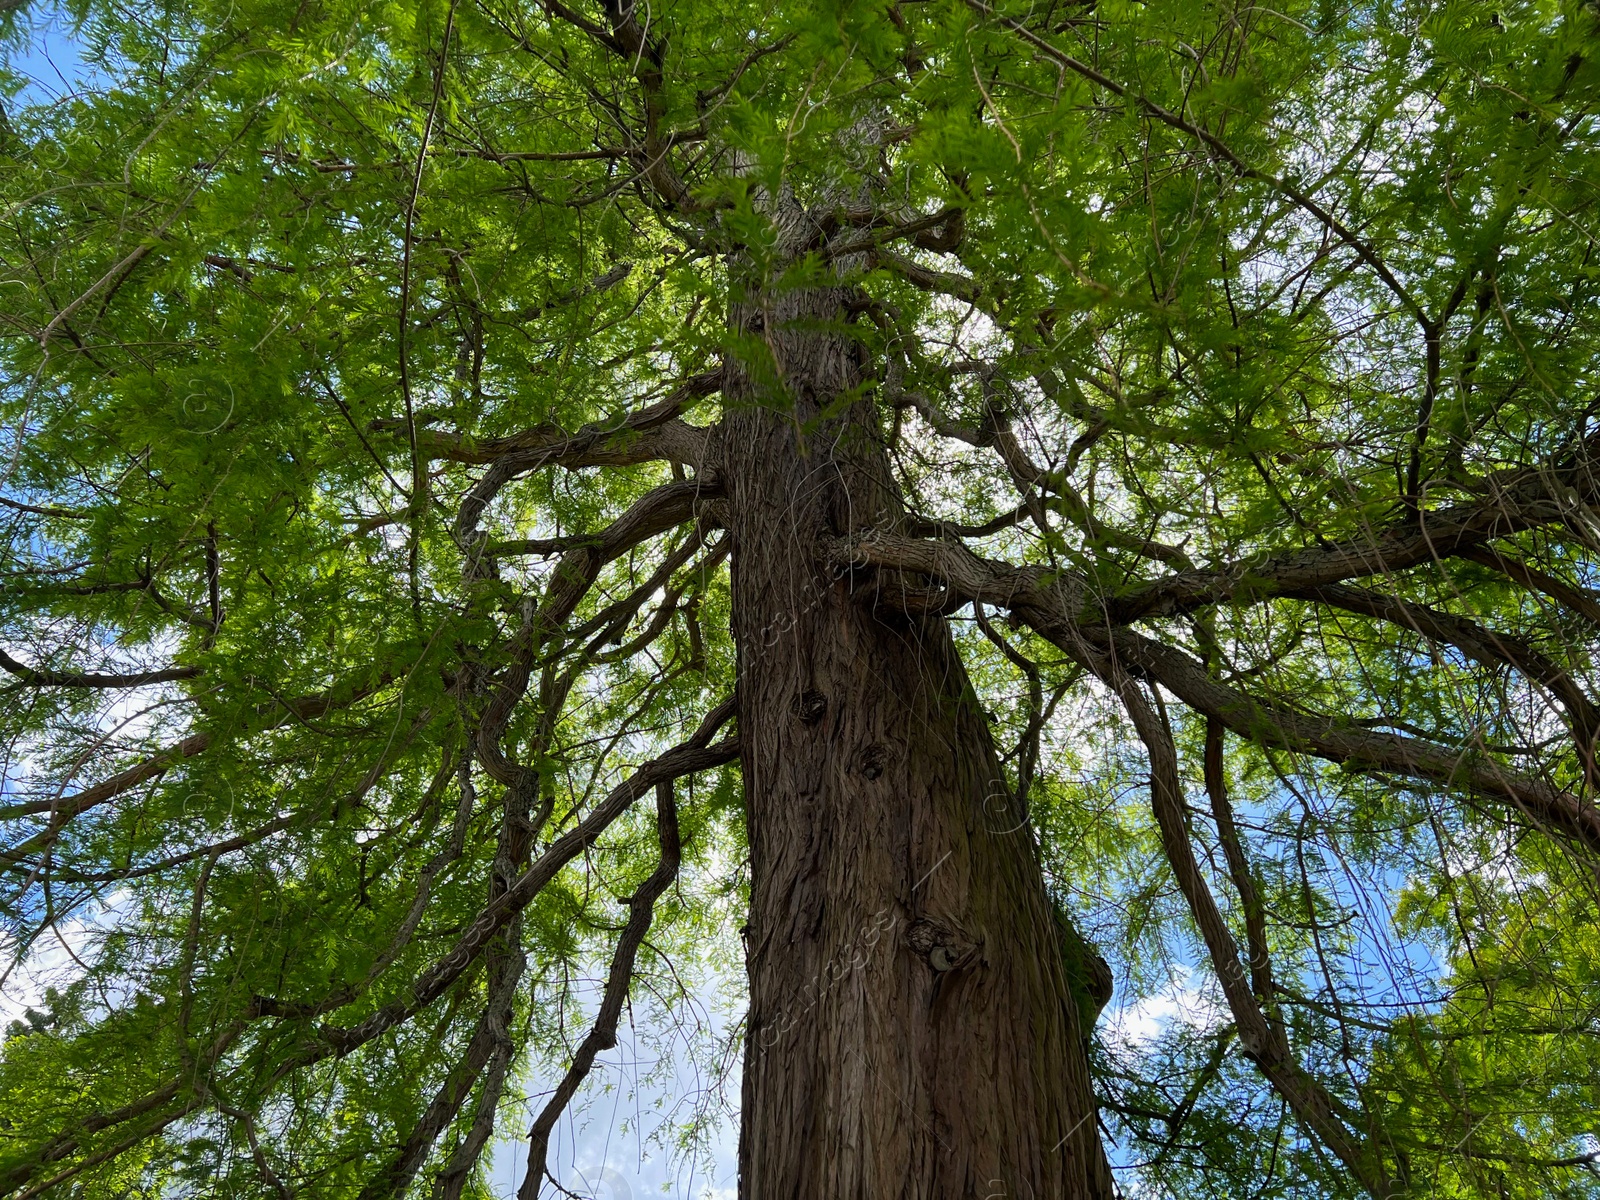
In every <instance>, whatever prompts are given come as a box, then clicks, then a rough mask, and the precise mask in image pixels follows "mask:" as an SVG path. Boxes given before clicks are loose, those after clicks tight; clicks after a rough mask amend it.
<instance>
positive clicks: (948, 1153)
mask: <svg viewBox="0 0 1600 1200" xmlns="http://www.w3.org/2000/svg"><path fill="white" fill-rule="evenodd" d="M844 300H845V296H844V294H843V293H842V292H840V291H836V290H831V289H825V288H818V289H809V290H803V291H791V292H787V293H780V294H775V295H769V296H767V297H765V298H763V299H762V300H760V301H758V302H757V303H752V304H750V305H747V306H745V307H744V308H742V309H740V310H739V311H737V312H736V313H735V314H734V319H735V322H736V324H737V325H738V326H739V328H740V331H741V332H742V333H744V334H746V335H752V336H754V337H759V338H761V339H763V340H764V341H765V343H766V346H767V347H768V349H769V350H770V352H771V356H772V363H771V364H770V366H771V368H772V373H770V374H769V373H768V371H767V369H766V368H765V367H762V366H760V365H759V364H755V363H753V362H747V363H746V364H745V365H744V366H743V367H735V368H733V369H732V371H731V372H730V378H729V379H728V380H727V381H726V383H725V391H724V396H725V399H726V401H727V404H728V412H727V415H726V417H725V420H724V422H723V431H724V443H723V446H722V461H723V463H724V464H725V471H726V488H727V493H728V501H729V519H730V522H731V525H732V532H733V535H734V545H735V559H734V574H733V625H734V632H735V637H736V640H737V643H738V649H739V684H738V711H739V728H740V738H741V745H742V757H743V762H744V779H745V794H746V802H747V805H748V814H749V833H750V847H751V858H752V869H753V875H752V888H751V891H752V897H751V918H750V928H749V929H748V931H747V938H748V940H747V955H748V966H749V973H750V994H751V1007H750V1019H749V1032H748V1037H749V1040H748V1043H747V1047H746V1058H745V1077H744V1090H743V1114H742V1121H743V1129H742V1135H741V1142H740V1152H739V1159H740V1196H741V1197H742V1198H743V1200H788V1198H791V1197H792V1198H795V1200H800V1198H804V1200H818V1198H823V1197H825V1198H827V1200H868V1198H870V1200H886V1198H889V1197H904V1198H907V1200H910V1198H913V1197H915V1198H917V1200H933V1198H941V1200H942V1198H949V1200H956V1198H960V1200H972V1198H974V1197H1008V1198H1011V1197H1021V1198H1037V1200H1061V1198H1073V1200H1077V1198H1079V1197H1095V1198H1101V1197H1109V1196H1110V1195H1111V1183H1110V1173H1109V1168H1108V1167H1107V1165H1106V1161H1105V1157H1104V1154H1103V1152H1102V1150H1101V1148H1100V1144H1099V1137H1098V1133H1097V1129H1096V1121H1095V1115H1094V1112H1095V1110H1094V1104H1093V1098H1092V1094H1091V1090H1090V1086H1089V1078H1088V1068H1087V1062H1086V1058H1085V1055H1084V1042H1083V1036H1084V1033H1085V1031H1084V1030H1082V1029H1081V1028H1080V1023H1079V1019H1078V1013H1077V1010H1076V1007H1075V1005H1074V1003H1073V1001H1072V1000H1071V998H1070V995H1069V991H1068V988H1067V984H1066V980H1065V979H1064V973H1063V964H1062V958H1061V947H1060V944H1059V943H1058V940H1057V933H1056V926H1055V922H1054V915H1053V913H1052V910H1051V907H1050V904H1049V900H1048V898H1047V896H1046V894H1045V891H1044V886H1043V881H1042V876H1041V873H1040V869H1039V865H1038V858H1037V854H1036V853H1035V850H1034V843H1033V840H1032V834H1031V831H1030V829H1029V828H1028V826H1027V825H1026V822H1025V820H1024V818H1023V816H1022V814H1021V813H1020V812H1019V809H1018V805H1017V802H1016V801H1015V799H1014V798H1013V797H1012V796H1011V794H1010V792H1009V791H1008V789H1007V788H1006V785H1005V783H1004V776H1003V774H1002V772H1001V769H1000V766H999V764H998V762H997V759H996V755H995V751H994V747H993V744H992V741H991V739H990V734H989V728H988V724H987V722H986V720H985V717H984V714H983V712H982V711H981V710H980V708H979V707H978V704H977V701H976V698H975V696H974V694H973V691H972V688H971V686H970V684H969V682H968V679H967V676H966V674H965V672H964V670H963V668H962V665H961V662H960V659H959V658H958V656H957V654H956V651H955V647H954V645H953V643H952V641H951V637H950V633H949V630H948V628H947V626H946V624H945V622H944V620H943V619H942V618H941V617H939V616H937V615H932V616H927V617H917V618H908V617H905V616H903V615H900V616H896V615H894V613H893V611H892V610H893V606H888V605H885V606H877V607H875V606H874V605H873V603H872V600H871V597H872V594H873V592H874V590H875V589H877V588H885V587H894V586H897V584H896V581H895V579H893V578H890V577H885V576H879V575H875V574H871V573H857V574H854V575H841V574H840V573H839V571H838V570H837V569H832V570H830V568H829V566H828V560H827V557H826V545H827V543H828V540H829V539H832V538H837V537H840V536H845V535H848V534H850V533H851V532H852V531H855V532H859V531H860V530H861V529H863V528H864V527H867V526H874V527H880V528H881V527H890V528H895V527H898V525H899V524H900V523H901V522H902V521H903V514H902V509H901V505H900V502H899V498H898V496H897V494H896V490H895V488H894V485H893V482H892V478H891V475H890V472H889V463H888V458H887V455H886V453H885V451H884V447H883V445H882V443H881V440H880V438H879V433H878V424H877V417H876V414H875V411H874V408H873V405H872V404H871V402H870V401H866V400H861V399H851V397H852V396H853V395H854V394H855V389H858V388H859V386H860V383H861V381H862V378H863V375H864V370H863V360H862V356H861V354H860V353H859V351H858V348H857V346H856V345H855V343H854V342H853V341H852V340H851V339H850V338H849V336H848V335H847V333H846V332H845V331H844V324H845V319H846V309H845V304H844ZM751 357H752V356H747V358H751Z"/></svg>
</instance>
